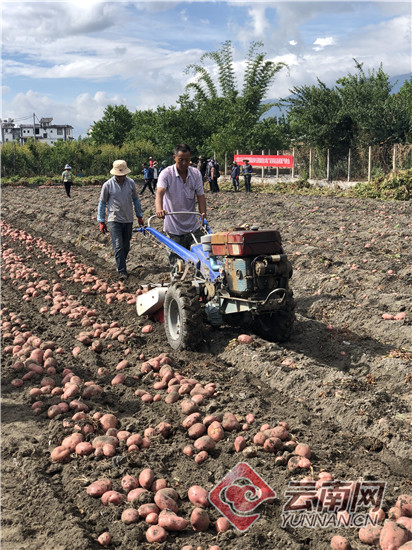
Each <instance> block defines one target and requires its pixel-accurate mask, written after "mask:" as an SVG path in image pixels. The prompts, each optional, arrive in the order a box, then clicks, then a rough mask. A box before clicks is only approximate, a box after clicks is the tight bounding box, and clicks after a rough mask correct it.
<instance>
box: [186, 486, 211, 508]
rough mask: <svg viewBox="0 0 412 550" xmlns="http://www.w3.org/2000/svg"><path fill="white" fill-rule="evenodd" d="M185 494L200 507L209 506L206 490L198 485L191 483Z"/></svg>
mask: <svg viewBox="0 0 412 550" xmlns="http://www.w3.org/2000/svg"><path fill="white" fill-rule="evenodd" d="M187 496H188V497H189V500H190V502H191V503H192V504H194V505H195V506H197V507H200V508H207V507H208V506H209V499H208V492H207V491H206V489H204V488H203V487H201V486H200V485H192V487H190V488H189V490H188V492H187Z"/></svg>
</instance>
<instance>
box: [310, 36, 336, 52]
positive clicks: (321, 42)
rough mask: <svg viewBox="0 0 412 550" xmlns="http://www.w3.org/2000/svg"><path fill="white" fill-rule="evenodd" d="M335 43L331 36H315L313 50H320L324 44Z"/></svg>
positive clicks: (330, 44)
mask: <svg viewBox="0 0 412 550" xmlns="http://www.w3.org/2000/svg"><path fill="white" fill-rule="evenodd" d="M334 43H335V40H334V39H333V38H332V37H331V36H327V37H326V38H317V39H316V40H315V42H314V43H313V44H314V46H315V47H314V48H313V49H314V50H315V51H317V52H320V51H322V50H323V49H324V48H325V47H326V46H332V45H333V44H334Z"/></svg>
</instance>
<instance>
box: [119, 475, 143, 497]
mask: <svg viewBox="0 0 412 550" xmlns="http://www.w3.org/2000/svg"><path fill="white" fill-rule="evenodd" d="M120 484H121V486H122V489H123V490H124V491H126V493H128V492H129V491H131V490H132V489H137V488H138V487H139V481H138V479H137V478H136V477H134V476H131V475H127V476H124V477H123V478H122V481H121V483H120Z"/></svg>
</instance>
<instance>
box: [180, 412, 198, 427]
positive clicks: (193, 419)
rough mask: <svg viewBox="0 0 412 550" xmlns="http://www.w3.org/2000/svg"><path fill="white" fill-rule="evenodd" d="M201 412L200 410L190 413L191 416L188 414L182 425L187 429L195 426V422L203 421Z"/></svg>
mask: <svg viewBox="0 0 412 550" xmlns="http://www.w3.org/2000/svg"><path fill="white" fill-rule="evenodd" d="M201 418H202V416H201V414H200V413H198V412H195V413H192V414H189V416H186V418H185V419H184V420H183V422H182V426H183V428H184V429H185V430H188V429H189V428H191V427H192V426H193V424H196V423H198V422H200V421H201Z"/></svg>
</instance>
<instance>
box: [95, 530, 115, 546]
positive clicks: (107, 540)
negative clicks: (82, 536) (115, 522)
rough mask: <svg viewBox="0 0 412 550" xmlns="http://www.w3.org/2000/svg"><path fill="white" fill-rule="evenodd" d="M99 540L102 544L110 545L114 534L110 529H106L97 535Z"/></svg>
mask: <svg viewBox="0 0 412 550" xmlns="http://www.w3.org/2000/svg"><path fill="white" fill-rule="evenodd" d="M97 542H98V543H99V544H100V546H110V545H111V543H112V536H111V534H110V533H109V532H108V531H105V532H104V533H102V534H101V535H99V536H98V537H97Z"/></svg>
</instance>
